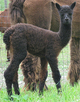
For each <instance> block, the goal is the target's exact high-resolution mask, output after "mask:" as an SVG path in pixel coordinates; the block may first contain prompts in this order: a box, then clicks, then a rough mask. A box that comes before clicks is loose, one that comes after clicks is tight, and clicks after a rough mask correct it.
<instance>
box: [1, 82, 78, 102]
mask: <svg viewBox="0 0 80 102" xmlns="http://www.w3.org/2000/svg"><path fill="white" fill-rule="evenodd" d="M79 90H80V86H79V85H76V86H74V87H71V86H70V85H69V84H67V83H66V84H64V85H62V94H58V93H57V90H56V87H55V86H53V87H52V86H49V89H48V90H47V91H44V93H43V96H39V95H38V92H31V91H27V92H26V93H24V92H21V94H20V95H19V96H18V95H14V94H13V95H12V97H13V98H14V102H80V91H79ZM0 102H11V101H10V100H9V99H8V96H7V92H6V90H5V89H2V90H0Z"/></svg>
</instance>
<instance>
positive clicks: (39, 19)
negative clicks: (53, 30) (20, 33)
mask: <svg viewBox="0 0 80 102" xmlns="http://www.w3.org/2000/svg"><path fill="white" fill-rule="evenodd" d="M51 1H52V0H38V2H37V0H19V1H18V2H17V0H10V4H9V13H10V18H11V23H12V24H13V25H14V24H16V23H28V24H33V25H35V26H38V27H41V28H44V29H50V25H51V17H52V3H51ZM37 8H38V9H37ZM21 69H22V72H23V75H24V82H25V84H24V88H23V89H26V90H29V89H30V87H33V88H31V89H32V90H34V87H35V84H34V83H35V82H36V80H39V72H38V71H39V70H40V69H41V65H40V58H39V57H37V56H34V55H31V54H30V53H28V54H27V57H26V58H25V59H24V60H23V61H22V63H21ZM28 69H29V70H28ZM37 72H38V73H37ZM31 83H32V84H33V85H31V86H30V84H31ZM37 83H38V84H39V82H36V84H37ZM46 89H47V88H46Z"/></svg>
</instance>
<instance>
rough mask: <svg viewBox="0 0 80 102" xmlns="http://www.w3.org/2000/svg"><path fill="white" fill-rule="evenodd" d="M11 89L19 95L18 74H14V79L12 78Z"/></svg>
mask: <svg viewBox="0 0 80 102" xmlns="http://www.w3.org/2000/svg"><path fill="white" fill-rule="evenodd" d="M13 87H14V91H15V94H18V95H19V94H20V92H19V85H18V72H16V73H15V75H14V78H13Z"/></svg>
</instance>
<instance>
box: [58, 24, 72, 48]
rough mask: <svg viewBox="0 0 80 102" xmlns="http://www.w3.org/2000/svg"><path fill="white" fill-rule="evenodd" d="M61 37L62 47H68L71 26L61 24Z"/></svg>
mask: <svg viewBox="0 0 80 102" xmlns="http://www.w3.org/2000/svg"><path fill="white" fill-rule="evenodd" d="M59 36H60V39H61V46H62V47H64V46H66V45H67V43H68V42H69V40H70V37H71V24H69V25H64V24H61V26H60V30H59Z"/></svg>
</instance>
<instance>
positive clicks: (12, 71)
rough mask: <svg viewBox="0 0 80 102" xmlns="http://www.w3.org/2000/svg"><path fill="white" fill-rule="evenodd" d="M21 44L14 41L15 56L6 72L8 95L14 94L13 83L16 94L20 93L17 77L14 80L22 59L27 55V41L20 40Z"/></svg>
mask: <svg viewBox="0 0 80 102" xmlns="http://www.w3.org/2000/svg"><path fill="white" fill-rule="evenodd" d="M20 43H21V44H20V45H19V44H18V43H17V41H16V43H14V42H13V43H12V44H13V47H12V48H13V56H12V57H11V58H12V59H11V62H10V65H9V66H8V68H7V69H6V71H5V72H4V77H5V82H6V86H7V92H8V95H9V96H11V95H12V84H13V86H14V91H15V93H16V94H19V87H18V81H17V79H16V80H15V81H14V79H15V78H16V77H15V76H16V73H17V71H18V68H19V64H20V63H21V61H22V60H23V59H24V58H25V57H26V53H27V51H26V43H25V40H24V41H22V42H21V41H20Z"/></svg>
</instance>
